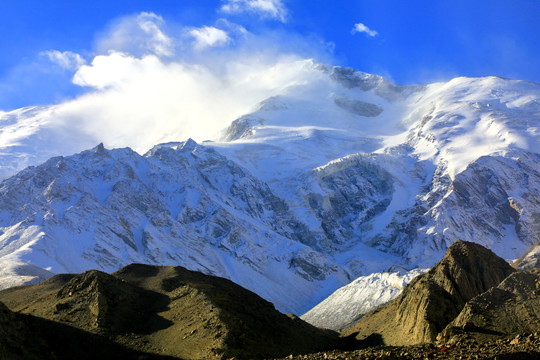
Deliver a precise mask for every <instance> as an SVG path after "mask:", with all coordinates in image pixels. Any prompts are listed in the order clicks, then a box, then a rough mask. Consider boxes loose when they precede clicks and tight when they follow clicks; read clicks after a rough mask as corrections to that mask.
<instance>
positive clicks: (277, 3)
mask: <svg viewBox="0 0 540 360" xmlns="http://www.w3.org/2000/svg"><path fill="white" fill-rule="evenodd" d="M224 2H225V4H224V5H223V6H222V7H221V11H223V12H225V13H228V14H238V13H254V14H257V15H259V16H260V17H262V18H271V19H276V20H279V21H281V22H285V19H286V16H287V9H286V7H285V5H284V4H283V2H282V0H224Z"/></svg>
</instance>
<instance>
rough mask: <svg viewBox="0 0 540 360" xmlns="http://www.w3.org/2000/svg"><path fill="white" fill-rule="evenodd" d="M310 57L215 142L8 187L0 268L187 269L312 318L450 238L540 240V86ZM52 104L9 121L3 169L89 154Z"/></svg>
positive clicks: (89, 157)
mask: <svg viewBox="0 0 540 360" xmlns="http://www.w3.org/2000/svg"><path fill="white" fill-rule="evenodd" d="M300 66H301V67H302V68H303V69H304V75H306V74H309V76H303V77H302V78H301V79H298V81H291V83H290V84H289V85H288V86H285V87H283V88H279V89H276V91H275V94H274V96H272V97H270V98H268V99H267V100H265V101H263V102H262V103H260V104H254V109H253V111H251V112H249V113H246V114H245V115H243V116H241V117H240V118H238V119H237V120H235V121H233V122H232V123H231V124H230V126H228V127H227V128H225V129H224V130H223V133H222V138H221V139H220V140H219V141H206V142H202V143H201V144H196V143H194V142H193V141H188V142H182V143H170V144H164V145H160V146H157V147H155V148H154V149H152V150H151V151H149V152H148V153H147V154H146V155H144V156H141V155H139V154H137V153H135V152H133V151H131V150H129V149H117V150H105V149H103V148H101V147H98V148H95V149H94V150H91V151H85V152H83V153H81V154H79V155H75V156H72V157H65V158H55V159H51V160H49V161H47V162H46V163H44V164H43V165H40V166H37V167H35V168H28V169H26V170H24V171H22V172H21V173H19V174H17V175H16V176H15V177H12V178H9V179H7V180H5V181H4V182H3V183H2V184H1V185H0V187H1V189H0V196H1V197H0V209H1V210H0V234H1V235H0V261H3V262H6V264H8V263H9V264H19V265H17V266H19V267H17V268H20V264H23V265H24V264H26V265H24V266H27V267H28V269H30V266H37V267H38V269H41V270H39V271H36V272H35V275H36V276H37V277H38V279H39V278H40V277H43V276H44V274H48V272H53V273H57V272H60V271H74V272H79V271H82V270H86V269H88V268H95V267H98V268H100V269H103V270H113V269H116V268H118V267H120V266H122V265H125V264H126V263H128V262H132V261H138V262H147V263H155V264H158V263H159V264H173V263H174V264H180V265H183V266H186V267H188V268H190V269H197V270H203V271H205V272H208V273H212V274H216V275H221V276H225V277H228V278H231V279H233V280H234V281H236V282H238V283H239V284H241V285H243V286H245V287H247V288H249V289H251V290H254V291H256V292H258V293H259V294H260V295H262V296H263V297H265V298H267V299H269V300H271V301H273V302H274V303H276V304H277V305H278V307H279V308H280V309H281V310H284V311H292V312H296V313H302V312H304V311H305V310H308V309H309V308H310V307H311V306H313V305H315V304H317V303H319V302H320V301H322V300H323V299H324V298H325V297H326V296H327V295H329V294H330V293H332V291H334V290H335V289H337V288H338V287H340V286H342V285H345V284H346V283H347V282H349V281H350V280H351V279H355V278H358V277H360V276H368V275H370V274H372V273H376V272H385V271H389V269H391V268H392V266H395V265H399V266H402V267H403V268H405V269H408V270H411V269H414V268H416V267H422V268H426V267H430V266H432V265H433V264H435V263H436V262H437V261H438V260H440V258H442V256H443V254H444V252H445V250H446V249H447V247H448V246H449V245H450V244H452V243H453V242H455V241H456V240H458V239H464V240H471V241H475V242H478V243H480V244H482V245H485V246H487V247H489V248H491V249H492V250H494V251H495V252H496V253H497V254H498V255H500V256H503V257H504V258H506V259H516V258H519V257H520V256H521V255H522V254H523V253H524V252H525V251H526V250H527V249H529V248H530V247H531V246H532V245H533V244H534V243H535V242H536V241H537V240H538V238H540V221H538V219H540V195H539V194H540V155H539V152H540V85H538V84H534V83H529V82H525V81H514V80H507V79H501V78H497V77H488V78H456V79H453V80H451V81H449V82H446V83H435V84H430V85H427V86H399V85H395V84H393V83H391V82H389V81H387V80H385V79H384V78H382V77H379V76H376V75H369V74H365V73H362V72H357V71H355V70H353V69H347V68H342V67H333V66H326V65H320V64H315V63H313V62H311V61H305V62H303V63H302V64H300ZM61 106H62V105H57V107H61ZM55 111H56V108H55V107H42V108H28V109H21V110H17V111H14V112H10V113H2V114H0V128H1V129H2V132H1V133H0V148H1V149H2V152H1V153H0V165H1V174H3V176H7V175H9V174H13V173H14V172H15V171H16V170H18V169H21V168H22V167H23V166H26V165H29V164H33V165H37V164H38V163H39V162H40V161H42V160H45V159H46V158H48V157H49V156H50V155H51V154H69V153H73V152H77V151H80V150H82V149H83V148H85V147H86V146H87V145H86V143H85V142H87V141H89V138H88V137H83V138H82V140H80V141H77V140H78V139H73V138H71V137H66V136H65V135H64V134H63V132H62V129H61V128H59V127H58V126H57V125H58V124H56V123H54V124H55V125H54V126H53V125H51V124H53V123H52V122H50V119H51V117H54V114H55ZM70 134H71V133H70ZM53 140H54V141H53ZM64 140H65V141H64ZM90 140H91V139H90ZM179 140H183V139H179ZM81 147H82V148H81ZM14 266H15V265H14ZM13 268H15V267H13ZM31 269H34V270H35V268H31ZM31 269H30V270H28V271H29V272H30V273H32V270H31ZM42 270H43V271H45V272H42ZM25 271H26V270H25ZM13 274H16V271H10V272H6V278H7V277H8V276H9V277H10V279H11V280H10V281H12V280H13ZM25 274H26V275H25V276H28V272H25ZM21 279H22V280H23V279H27V278H23V277H21ZM25 281H26V280H25ZM12 283H13V282H10V284H12Z"/></svg>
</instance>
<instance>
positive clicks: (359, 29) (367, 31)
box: [351, 23, 379, 37]
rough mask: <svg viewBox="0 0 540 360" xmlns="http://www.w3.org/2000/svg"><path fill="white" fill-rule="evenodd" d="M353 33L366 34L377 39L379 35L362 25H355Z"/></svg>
mask: <svg viewBox="0 0 540 360" xmlns="http://www.w3.org/2000/svg"><path fill="white" fill-rule="evenodd" d="M351 33H352V34H356V33H364V34H366V35H367V36H369V37H375V36H377V35H378V34H379V33H378V32H376V31H375V30H371V29H370V28H368V27H367V26H366V25H364V24H362V23H358V24H354V27H353V29H352V31H351Z"/></svg>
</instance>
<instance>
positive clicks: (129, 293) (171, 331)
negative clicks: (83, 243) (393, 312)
mask: <svg viewBox="0 0 540 360" xmlns="http://www.w3.org/2000/svg"><path fill="white" fill-rule="evenodd" d="M0 301H1V302H2V303H4V304H5V305H6V306H7V307H9V308H10V309H11V310H12V311H15V312H17V313H18V314H17V316H22V314H24V315H28V316H31V317H32V318H33V319H41V320H40V321H45V322H48V323H51V324H54V326H55V327H61V328H62V329H63V330H62V331H63V332H67V333H69V334H71V335H69V336H70V337H73V336H79V337H80V338H81V339H82V340H81V341H83V342H85V341H87V340H88V341H90V340H92V341H98V342H103V343H104V344H108V346H112V347H114V348H118V349H124V350H123V351H125V352H127V353H130V352H131V353H133V354H137V353H140V354H146V353H147V354H156V356H168V357H171V358H182V359H208V358H212V359H215V358H219V359H222V358H223V359H225V358H227V359H228V358H231V357H235V358H268V357H279V356H285V355H287V354H291V353H292V354H299V353H308V352H313V351H318V350H324V349H332V348H335V347H336V346H338V341H337V340H338V338H337V334H336V333H332V332H329V331H322V330H319V329H317V328H315V327H313V326H311V325H309V324H307V323H305V322H303V321H302V320H300V319H298V318H296V317H294V316H292V315H291V316H287V315H283V314H281V313H279V312H278V311H277V310H275V308H274V306H273V305H272V304H270V303H269V302H267V301H265V300H263V299H262V298H260V297H259V296H257V295H256V294H254V293H252V292H250V291H248V290H245V289H243V288H242V287H240V286H238V285H236V284H234V283H233V282H231V281H229V280H226V279H222V278H217V277H212V276H208V275H204V274H201V273H198V272H192V271H188V270H186V269H184V268H181V267H172V266H171V267H158V266H151V265H142V264H133V265H129V266H127V267H124V268H122V269H120V270H119V271H118V272H116V273H114V274H111V275H109V274H106V273H103V272H100V271H96V270H92V271H87V272H85V273H82V274H79V275H74V274H67V275H55V276H54V277H52V278H50V279H49V280H47V281H45V282H43V283H41V284H37V285H29V286H25V287H18V288H11V289H7V290H4V291H1V292H0ZM2 311H3V312H7V311H8V310H7V309H5V308H2ZM9 314H12V313H9ZM9 314H8V318H7V319H8V321H10V318H9V316H12V315H9ZM3 319H5V318H4V317H3ZM3 321H5V320H3ZM8 325H9V324H8ZM32 326H33V325H32V324H30V325H29V329H32ZM39 329H40V331H41V329H42V328H39ZM23 330H24V331H25V329H24V328H23ZM2 331H4V330H2ZM5 331H11V327H6V328H5ZM12 338H13V336H9V337H8V338H7V340H6V339H3V341H4V342H5V341H8V342H9V341H11V342H13V341H19V344H21V342H24V341H25V340H24V339H25V337H22V338H21V339H18V340H14V339H12ZM45 338H46V337H45ZM96 339H97V340H96ZM1 343H2V342H0V344H1ZM9 345H10V343H8V346H9ZM20 346H22V345H20ZM35 346H36V347H39V346H40V345H39V343H37V342H36V345H35ZM50 346H51V351H52V352H57V349H56V347H57V346H58V343H57V342H53V343H52V344H50ZM45 348H46V347H45ZM31 349H33V348H31ZM73 350H74V349H71V351H72V352H71V356H73V354H74V353H75V352H73ZM98 352H99V351H98V350H89V353H88V354H87V355H88V356H91V355H92V354H93V356H97V355H99V354H98ZM116 353H117V352H113V353H112V354H116ZM59 358H69V357H62V356H60V357H59ZM94 358H95V357H94ZM106 358H112V355H109V356H106Z"/></svg>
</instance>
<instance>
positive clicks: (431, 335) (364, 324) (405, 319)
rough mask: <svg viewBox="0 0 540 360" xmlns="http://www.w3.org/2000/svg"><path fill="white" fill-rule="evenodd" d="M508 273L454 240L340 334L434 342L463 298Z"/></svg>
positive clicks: (486, 254)
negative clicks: (429, 266)
mask: <svg viewBox="0 0 540 360" xmlns="http://www.w3.org/2000/svg"><path fill="white" fill-rule="evenodd" d="M513 271H514V270H513V269H512V267H511V266H510V265H509V264H508V263H507V262H506V261H504V260H503V259H501V258H499V257H498V256H496V255H495V254H494V253H493V252H491V251H490V250H487V249H486V248H484V247H482V246H480V245H478V244H475V243H470V242H465V241H458V242H456V243H454V244H453V245H452V246H451V247H450V248H449V249H448V251H447V253H446V255H445V257H444V258H443V259H442V260H441V261H440V262H439V263H438V264H437V265H436V266H435V267H434V268H432V269H431V270H430V271H429V272H427V273H426V274H424V275H421V276H418V277H417V278H415V279H414V280H413V281H411V283H410V284H408V285H407V286H406V287H405V289H404V290H403V293H402V294H401V295H400V296H399V297H398V298H397V299H395V300H394V301H392V302H391V303H390V304H388V305H386V306H384V307H382V308H379V309H376V310H374V311H372V312H370V313H368V314H367V315H365V316H364V317H363V318H362V319H360V321H359V322H358V323H356V324H355V325H354V326H353V327H351V328H350V329H349V330H347V332H346V334H347V335H350V334H356V335H355V336H356V338H357V339H363V338H366V337H368V336H370V335H372V336H373V335H375V336H376V337H379V341H381V342H383V343H385V344H389V345H410V344H419V343H423V342H431V341H434V340H435V339H436V337H437V335H438V334H439V333H440V332H441V331H442V330H443V329H444V328H445V326H446V325H447V324H449V323H450V322H451V321H452V320H453V319H454V318H455V317H456V316H457V315H458V314H459V312H460V311H461V309H462V308H463V307H464V305H465V303H466V302H467V301H469V300H470V299H472V298H473V297H474V296H476V295H479V294H481V293H483V292H485V291H487V290H488V289H490V288H491V287H494V286H497V285H498V284H499V283H500V282H501V281H503V280H504V279H505V278H506V277H507V276H508V275H510V274H511V273H512V272H513Z"/></svg>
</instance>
